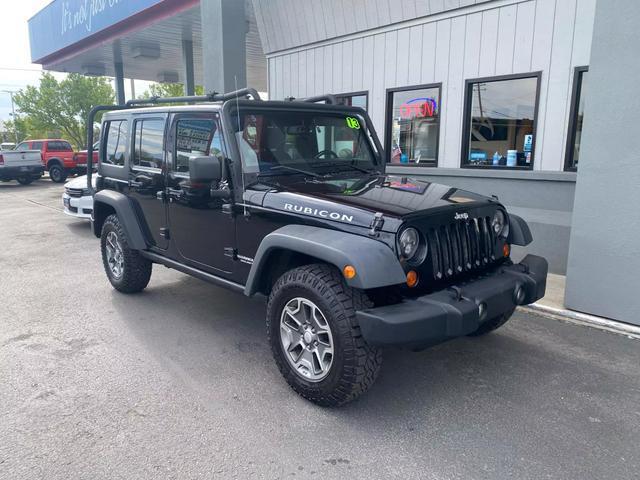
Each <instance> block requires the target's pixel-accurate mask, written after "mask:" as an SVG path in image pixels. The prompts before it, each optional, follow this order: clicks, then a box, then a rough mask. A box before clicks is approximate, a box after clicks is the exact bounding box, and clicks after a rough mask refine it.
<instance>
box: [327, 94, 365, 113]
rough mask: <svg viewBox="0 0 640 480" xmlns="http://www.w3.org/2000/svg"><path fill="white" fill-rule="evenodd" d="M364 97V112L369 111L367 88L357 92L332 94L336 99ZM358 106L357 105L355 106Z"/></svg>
mask: <svg viewBox="0 0 640 480" xmlns="http://www.w3.org/2000/svg"><path fill="white" fill-rule="evenodd" d="M362 96H364V97H365V107H364V110H365V111H366V112H368V111H369V90H361V91H359V92H347V93H338V94H336V95H334V97H336V100H340V99H343V98H346V97H362ZM349 106H351V107H352V106H353V105H349ZM356 108H358V107H356Z"/></svg>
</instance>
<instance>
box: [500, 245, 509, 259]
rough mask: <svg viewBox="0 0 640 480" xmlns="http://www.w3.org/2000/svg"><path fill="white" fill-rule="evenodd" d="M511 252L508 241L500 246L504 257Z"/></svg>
mask: <svg viewBox="0 0 640 480" xmlns="http://www.w3.org/2000/svg"><path fill="white" fill-rule="evenodd" d="M510 254H511V247H510V246H509V244H508V243H505V244H504V245H503V246H502V255H504V256H505V257H508V256H509V255H510Z"/></svg>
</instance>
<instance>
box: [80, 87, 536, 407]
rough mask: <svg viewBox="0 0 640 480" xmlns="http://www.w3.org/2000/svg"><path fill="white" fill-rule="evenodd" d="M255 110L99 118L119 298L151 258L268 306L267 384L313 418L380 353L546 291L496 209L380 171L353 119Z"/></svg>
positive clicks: (364, 125) (363, 382)
mask: <svg viewBox="0 0 640 480" xmlns="http://www.w3.org/2000/svg"><path fill="white" fill-rule="evenodd" d="M247 95H251V96H253V97H254V98H255V99H256V100H247V99H246V98H245V97H246V96H247ZM196 98H197V97H196ZM258 99H259V97H258V95H257V93H256V92H255V90H251V89H245V90H242V91H239V92H233V93H230V94H226V95H215V94H214V95H210V96H207V100H208V101H210V102H212V103H208V104H203V105H186V106H174V107H152V108H134V106H135V103H134V104H133V105H131V106H130V107H129V108H128V109H122V110H118V111H116V112H112V113H106V114H104V116H103V124H102V125H103V128H102V142H103V143H102V146H103V147H104V148H102V149H101V152H100V163H99V166H98V179H97V182H96V185H97V193H96V194H95V197H94V211H93V231H94V234H95V235H96V236H98V237H100V239H101V240H100V242H101V243H100V245H101V252H102V260H103V265H104V269H105V272H106V275H107V278H108V279H109V281H110V282H111V285H112V286H113V287H114V288H115V289H116V290H118V291H120V292H123V293H134V292H139V291H141V290H143V289H144V288H145V287H146V286H147V284H148V283H149V280H150V278H151V272H152V266H153V264H154V263H158V264H162V265H165V266H168V267H170V268H175V269H176V270H179V271H181V272H184V273H187V274H190V275H193V276H195V277H197V278H200V279H203V280H206V281H209V282H211V283H214V284H216V285H220V286H223V287H227V288H229V289H231V290H235V291H237V292H241V293H244V294H245V295H248V296H250V295H255V294H258V293H260V294H263V295H265V296H266V297H268V303H267V311H266V327H267V333H268V339H269V342H270V344H271V350H272V352H273V356H274V359H275V362H276V364H277V366H278V368H279V369H280V372H281V373H282V375H283V377H284V378H285V379H286V381H287V382H288V383H289V385H290V386H291V387H292V388H293V389H294V390H295V391H296V392H298V393H299V394H300V395H302V396H303V397H304V398H306V399H308V400H311V401H313V402H316V403H317V404H320V405H325V406H334V405H341V404H344V403H346V402H349V401H351V400H353V399H355V398H357V397H358V396H359V395H361V394H362V393H363V392H365V391H366V390H367V389H368V388H369V387H370V386H371V385H372V384H373V382H374V380H375V378H376V376H377V374H378V371H379V369H380V366H381V360H382V355H381V349H382V348H383V347H390V346H394V347H398V346H400V347H405V348H409V349H422V348H426V347H429V346H432V345H435V344H437V343H440V342H443V341H446V340H450V339H452V338H456V337H460V336H465V335H471V336H477V335H484V334H487V333H489V332H491V331H493V330H495V329H497V328H499V327H500V326H502V325H503V324H504V323H505V322H507V321H508V320H509V318H510V317H511V316H512V314H513V313H514V311H515V309H516V307H517V306H518V305H524V304H529V303H532V302H535V301H536V300H538V299H540V298H541V297H542V296H543V295H544V292H545V286H546V277H547V262H546V260H545V259H543V258H541V257H538V256H534V255H528V256H526V257H525V258H524V259H523V260H522V261H521V262H520V263H517V264H516V263H514V262H513V261H512V260H511V257H510V252H511V245H527V244H529V243H530V242H531V241H532V237H531V233H530V231H529V228H528V226H527V224H526V223H525V221H524V220H522V219H521V218H520V217H518V216H516V215H513V214H508V213H507V210H506V208H505V207H504V205H502V204H501V203H500V202H499V201H498V200H497V199H496V198H491V197H485V196H482V195H479V194H475V193H471V192H468V191H464V190H461V189H458V188H452V187H449V186H445V185H439V184H436V183H429V182H426V181H422V180H417V179H412V178H410V177H404V176H393V175H387V174H386V173H385V167H386V163H385V161H384V158H383V150H382V146H381V145H380V142H379V140H378V137H377V135H376V133H375V131H374V129H373V125H372V123H371V120H370V118H369V117H368V115H367V113H366V112H365V111H364V110H363V109H361V108H357V107H349V106H344V105H337V104H335V102H334V100H333V97H331V96H326V97H325V98H324V99H325V100H327V101H328V102H329V104H327V105H321V104H315V103H311V100H319V98H315V99H310V100H309V101H258ZM180 100H181V101H182V102H185V101H187V100H185V99H180ZM200 100H202V98H200ZM154 101H156V102H158V101H159V100H157V99H156V100H154ZM165 101H166V102H169V101H174V100H165ZM175 101H177V100H175ZM192 101H195V98H194V100H192ZM216 101H217V103H215V102H216ZM147 102H149V101H148V100H147ZM90 122H91V119H90ZM216 146H217V147H216ZM89 175H90V176H91V174H89ZM211 308H215V304H214V303H212V304H211ZM239 374H241V372H239Z"/></svg>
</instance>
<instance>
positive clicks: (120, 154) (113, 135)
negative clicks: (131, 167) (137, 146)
mask: <svg viewBox="0 0 640 480" xmlns="http://www.w3.org/2000/svg"><path fill="white" fill-rule="evenodd" d="M105 128H106V137H107V141H106V148H105V155H104V158H103V159H102V163H105V164H109V165H118V166H123V165H124V156H125V152H126V151H127V142H128V141H129V122H127V121H126V120H114V121H111V122H108V123H107V124H106V126H105Z"/></svg>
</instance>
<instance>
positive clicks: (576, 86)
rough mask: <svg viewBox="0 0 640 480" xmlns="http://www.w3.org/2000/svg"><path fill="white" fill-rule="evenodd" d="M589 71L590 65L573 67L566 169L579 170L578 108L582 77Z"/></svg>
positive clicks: (566, 170)
mask: <svg viewBox="0 0 640 480" xmlns="http://www.w3.org/2000/svg"><path fill="white" fill-rule="evenodd" d="M588 71H589V65H580V66H578V67H575V68H574V69H573V86H572V87H571V110H570V111H569V129H568V130H567V147H566V150H565V154H564V171H565V172H577V171H578V167H576V166H575V165H574V164H573V156H574V154H575V148H574V147H575V143H576V134H577V133H578V122H577V120H578V108H579V106H580V105H579V103H580V99H581V98H582V77H583V75H584V73H586V72H588Z"/></svg>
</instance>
